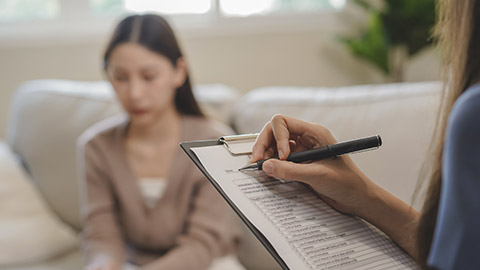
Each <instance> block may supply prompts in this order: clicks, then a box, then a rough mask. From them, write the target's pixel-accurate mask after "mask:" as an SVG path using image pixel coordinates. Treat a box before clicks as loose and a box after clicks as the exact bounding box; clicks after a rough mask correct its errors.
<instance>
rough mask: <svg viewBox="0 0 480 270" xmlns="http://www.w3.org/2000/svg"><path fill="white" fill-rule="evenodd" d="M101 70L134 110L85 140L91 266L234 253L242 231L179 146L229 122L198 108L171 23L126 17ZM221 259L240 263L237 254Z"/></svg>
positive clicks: (190, 265)
mask: <svg viewBox="0 0 480 270" xmlns="http://www.w3.org/2000/svg"><path fill="white" fill-rule="evenodd" d="M104 69H105V71H106V74H107V77H108V80H109V81H110V82H111V84H112V86H113V89H114V90H115V93H116V95H117V97H118V100H119V101H120V103H121V105H122V107H123V109H124V110H125V112H126V114H127V115H128V116H127V117H126V116H120V117H114V118H111V119H107V120H106V121H102V122H101V123H98V124H96V125H94V126H93V127H92V128H90V129H89V130H87V131H86V132H85V133H84V134H83V135H82V136H81V138H80V139H79V145H80V153H81V154H82V155H81V158H80V163H81V164H80V165H81V166H80V167H81V168H82V172H83V173H84V175H83V176H84V177H83V180H84V181H83V182H82V185H83V191H84V194H83V199H84V203H83V205H82V215H83V217H84V220H85V224H84V225H85V227H84V234H83V240H84V241H83V248H84V250H85V253H86V255H87V258H88V263H87V269H121V268H122V267H125V265H133V266H135V265H138V266H141V267H142V269H207V268H209V267H211V266H212V262H214V259H215V258H218V257H221V256H225V255H227V254H230V253H232V252H234V251H235V249H236V246H237V244H238V240H239V230H237V228H236V226H235V224H236V223H235V222H234V220H233V216H232V215H231V212H230V209H228V206H227V205H226V203H225V202H224V201H223V200H222V199H221V197H220V196H219V195H218V194H217V192H216V191H215V190H214V188H213V187H212V186H211V185H210V184H209V183H208V181H207V180H206V179H205V178H204V177H203V176H202V174H201V173H200V171H199V170H197V169H196V168H195V167H194V164H193V163H192V162H190V161H189V160H187V159H188V158H187V156H186V155H184V154H183V153H181V152H180V151H181V150H180V148H179V146H178V144H179V142H180V141H187V140H198V139H213V138H218V137H219V136H221V135H224V134H225V130H226V129H224V130H223V132H222V131H221V129H222V127H221V126H217V125H216V124H214V123H213V122H211V121H210V120H208V119H206V118H205V117H204V116H203V114H202V112H201V111H200V108H199V106H198V104H197V102H196V101H195V99H194V96H193V93H192V87H191V84H190V80H189V76H188V71H187V64H186V62H185V59H184V58H183V56H182V53H181V51H180V48H179V46H178V44H177V40H176V38H175V36H174V33H173V31H172V29H171V28H170V26H169V25H168V23H167V22H166V21H165V19H163V18H162V17H160V16H158V15H134V16H130V17H127V18H125V19H124V20H123V21H121V22H120V23H119V25H118V26H117V28H116V30H115V31H114V33H113V36H112V38H111V41H110V43H109V44H108V46H107V49H106V51H105V56H104ZM219 128H220V129H219ZM226 132H228V131H226ZM219 261H222V262H223V263H225V264H226V265H224V267H223V268H225V269H227V268H228V269H242V267H241V266H240V265H239V263H238V261H237V260H236V259H235V258H234V257H233V256H229V257H224V258H223V259H219V260H217V261H216V263H218V262H219ZM127 262H128V263H129V264H127Z"/></svg>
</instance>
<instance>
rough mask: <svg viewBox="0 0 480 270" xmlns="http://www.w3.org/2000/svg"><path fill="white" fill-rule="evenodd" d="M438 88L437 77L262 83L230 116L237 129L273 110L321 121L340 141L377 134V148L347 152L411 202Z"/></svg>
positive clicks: (254, 126) (254, 124) (255, 124)
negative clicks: (324, 84)
mask: <svg viewBox="0 0 480 270" xmlns="http://www.w3.org/2000/svg"><path fill="white" fill-rule="evenodd" d="M441 92H442V86H441V83H439V82H426V83H403V84H385V85H365V86H353V87H344V88H301V87H267V88H261V89H257V90H254V91H251V92H249V93H248V94H247V95H245V96H243V97H242V98H241V99H240V100H239V101H238V102H237V103H236V104H235V108H234V110H233V113H232V119H231V121H232V123H233V124H234V128H235V130H236V131H237V132H239V133H249V132H258V131H259V130H260V129H261V128H262V127H263V125H264V124H265V123H266V122H267V121H268V120H270V118H271V117H272V116H273V115H274V114H276V113H282V114H287V115H291V116H295V117H298V118H301V119H303V120H306V121H310V122H315V123H320V124H322V125H324V126H326V127H328V128H329V129H330V130H331V131H332V133H333V134H334V135H335V137H336V138H337V139H338V140H340V141H341V140H349V139H354V138H359V137H365V136H370V135H376V134H380V135H381V137H382V139H383V146H382V147H381V148H380V149H378V150H376V151H370V152H365V153H360V154H355V155H352V157H353V159H354V160H355V161H356V163H357V164H358V165H359V167H360V168H361V169H363V170H364V171H365V172H366V174H367V175H368V176H370V177H371V178H372V179H373V180H374V181H375V182H377V183H379V184H380V185H381V186H383V187H384V188H386V189H387V190H389V191H390V192H393V193H394V194H396V195H397V196H398V197H400V198H401V199H402V200H404V201H406V202H408V203H410V202H411V197H412V193H413V191H414V189H415V186H416V182H417V177H418V175H419V171H420V168H421V165H422V163H423V160H424V158H425V155H426V153H427V149H428V147H429V145H430V141H431V138H432V134H433V129H434V126H435V121H436V116H437V109H438V107H439V101H440V97H441ZM420 201H421V200H420ZM415 206H417V207H418V204H415Z"/></svg>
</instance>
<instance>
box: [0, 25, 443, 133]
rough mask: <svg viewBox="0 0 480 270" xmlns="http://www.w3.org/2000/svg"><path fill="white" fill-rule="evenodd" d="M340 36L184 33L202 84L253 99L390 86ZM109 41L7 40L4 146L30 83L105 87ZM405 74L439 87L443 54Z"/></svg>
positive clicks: (0, 97) (2, 81) (2, 67)
mask: <svg viewBox="0 0 480 270" xmlns="http://www.w3.org/2000/svg"><path fill="white" fill-rule="evenodd" d="M345 21H347V20H345ZM287 24H288V22H286V25H287ZM345 25H346V27H343V28H341V29H343V30H341V31H343V32H349V31H350V32H354V30H355V29H356V28H357V27H358V26H357V25H354V23H352V22H350V26H349V24H348V23H345ZM250 27H252V28H255V25H251V26H250ZM244 28H245V27H244ZM247 28H248V27H247ZM271 29H275V30H271ZM338 29H339V28H338V27H337V28H335V27H327V26H325V25H323V26H319V27H304V29H302V28H301V27H297V28H296V29H292V28H290V29H285V30H284V31H283V30H282V29H281V26H277V27H273V28H268V27H267V28H265V29H263V30H262V29H260V30H258V29H257V30H255V31H244V30H243V31H237V30H235V29H233V30H232V31H225V30H223V31H221V33H220V32H219V33H215V32H214V31H213V32H212V31H204V32H201V31H200V33H198V32H196V31H183V32H182V31H181V29H180V30H178V33H179V39H180V41H181V45H182V47H183V49H184V53H185V55H186V57H187V60H188V61H189V65H190V69H191V72H192V78H193V81H194V82H195V83H224V84H227V85H229V86H232V87H234V88H237V89H238V90H240V91H242V92H246V91H249V90H251V89H254V88H256V87H262V86H267V85H293V86H332V87H334V86H344V85H354V84H367V83H382V82H385V81H386V79H385V78H384V77H383V76H382V75H381V73H379V72H378V71H377V70H376V69H375V68H374V67H372V66H369V64H366V63H365V62H363V61H362V60H358V59H356V58H354V57H353V56H351V55H350V53H349V52H348V51H347V50H346V49H345V48H344V47H343V46H342V45H341V44H340V43H338V42H337V41H336V40H335V38H336V35H338ZM345 29H347V30H345ZM106 33H108V31H106V32H105V34H104V35H98V36H96V37H91V38H87V39H77V40H73V41H72V40H70V41H68V40H67V41H65V40H64V41H62V42H55V41H48V40H47V41H45V40H42V42H35V40H33V41H32V40H29V41H25V42H10V41H9V40H2V39H1V36H0V60H1V61H0V138H2V137H5V129H6V122H7V117H8V116H7V114H8V110H9V101H10V99H11V97H12V94H13V92H14V91H15V89H16V88H17V87H18V85H19V84H20V83H22V82H23V81H27V80H32V79H43V78H57V79H70V80H99V79H102V78H103V74H102V71H101V55H102V52H103V48H104V45H105V42H106V39H107V35H108V34H106ZM7 41H8V42H7ZM406 73H407V74H406V80H407V81H425V80H437V79H438V78H439V59H438V54H437V53H436V52H435V51H434V50H427V51H425V52H422V53H421V54H419V55H418V56H417V57H416V58H414V59H412V60H410V61H409V62H408V65H407V71H406Z"/></svg>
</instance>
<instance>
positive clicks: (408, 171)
mask: <svg viewBox="0 0 480 270" xmlns="http://www.w3.org/2000/svg"><path fill="white" fill-rule="evenodd" d="M440 93H441V85H440V83H437V82H427V83H406V84H389V85H376V86H374V85H365V86H354V87H344V88H304V87H267V88H260V89H254V90H252V91H250V92H248V93H247V94H246V95H244V96H240V94H239V93H238V92H237V91H235V90H234V89H232V88H230V87H227V86H225V85H203V86H199V87H197V88H196V89H195V94H196V96H197V98H198V100H199V101H200V104H201V106H202V107H203V109H204V110H205V111H206V112H207V114H208V115H210V116H212V117H214V118H216V119H217V120H219V121H222V122H224V123H226V124H229V125H231V126H232V127H233V128H234V129H235V130H236V131H237V132H238V133H249V132H257V131H259V130H260V129H261V128H262V126H263V125H264V123H265V122H266V121H268V120H269V119H270V118H271V117H272V115H274V114H276V113H284V114H289V115H292V116H296V117H299V118H302V119H305V120H308V121H312V122H317V123H321V124H323V125H325V126H327V127H329V128H330V129H331V130H332V132H333V133H334V135H335V136H336V137H337V138H338V139H339V140H347V139H352V138H356V137H362V136H368V135H374V134H380V135H381V136H382V139H383V142H384V144H383V146H382V147H381V148H380V149H379V150H377V151H371V152H366V153H362V154H359V155H354V156H353V158H354V160H355V161H356V162H357V164H358V165H359V166H360V167H361V168H362V169H363V170H364V171H365V172H366V174H367V175H369V176H370V177H371V178H372V179H373V180H374V181H376V182H377V183H379V184H380V185H382V186H383V187H385V188H386V189H388V190H389V191H391V192H393V193H394V194H396V195H397V196H399V197H400V198H401V199H403V200H404V201H407V202H410V201H411V195H412V193H413V191H414V188H415V183H416V180H417V175H418V173H419V170H420V166H421V163H422V161H423V159H424V157H425V154H426V151H427V148H428V145H429V142H430V140H431V136H432V131H433V127H434V124H435V117H436V114H437V113H436V110H437V108H438V105H439V100H440ZM119 112H120V108H119V106H118V105H117V103H116V101H115V99H114V95H113V93H112V90H111V88H110V86H109V84H108V83H106V82H78V81H61V80H39V81H31V82H27V83H25V84H24V85H22V86H21V87H20V88H19V89H18V91H17V92H16V94H15V96H14V99H13V100H12V104H11V111H10V115H9V123H8V128H7V131H8V134H7V144H8V146H9V147H10V148H11V149H12V151H13V153H15V154H16V155H17V157H18V158H19V160H21V161H22V162H23V164H24V165H25V167H26V168H27V169H28V172H29V173H30V175H31V179H32V180H33V183H34V184H35V187H36V188H37V190H38V191H40V194H41V195H42V198H43V199H45V201H46V203H47V205H48V207H49V208H50V209H51V211H52V212H53V213H54V215H55V217H57V218H58V219H59V220H60V221H61V222H62V224H66V226H67V227H68V228H71V229H72V231H73V232H78V231H79V230H80V229H81V223H80V219H79V213H78V209H79V207H78V205H79V203H78V190H77V180H76V174H77V172H76V167H75V141H76V139H77V138H78V136H79V135H80V133H81V132H82V131H83V130H85V129H86V128H87V127H88V126H90V125H92V124H93V123H95V122H97V121H99V120H101V119H103V118H106V117H109V116H111V115H115V114H118V113H119ZM0 181H2V179H0ZM0 214H1V212H0ZM0 218H1V217H0ZM0 228H1V227H0ZM7 244H8V243H0V246H1V245H7ZM57 253H58V256H55V257H54V258H51V259H45V260H43V261H40V262H30V263H29V264H28V265H19V266H13V265H9V266H4V267H3V268H2V266H0V269H15V270H20V269H23V270H27V269H28V270H33V269H36V270H47V269H48V270H53V269H82V259H81V254H80V252H79V251H78V240H77V239H75V243H74V244H73V245H70V247H69V248H68V249H67V248H66V249H65V250H64V252H57ZM239 258H240V261H241V262H242V264H243V265H245V267H246V268H248V269H278V268H279V267H278V265H276V263H275V261H273V259H272V258H271V256H270V255H269V254H268V253H267V252H266V251H265V249H264V248H263V247H262V246H261V245H260V244H259V242H258V241H257V240H256V239H255V237H254V236H253V235H252V234H251V233H250V232H248V230H245V241H244V245H243V247H242V249H241V251H240V254H239Z"/></svg>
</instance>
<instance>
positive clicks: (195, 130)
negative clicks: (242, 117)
mask: <svg viewBox="0 0 480 270" xmlns="http://www.w3.org/2000/svg"><path fill="white" fill-rule="evenodd" d="M183 119H184V123H185V129H186V132H185V137H186V138H185V139H187V140H208V139H218V138H220V137H222V136H225V135H233V134H235V133H234V131H233V130H232V129H231V128H230V127H229V126H227V125H225V124H223V123H221V122H219V121H217V120H213V119H209V118H206V117H196V116H184V118H183Z"/></svg>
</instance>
